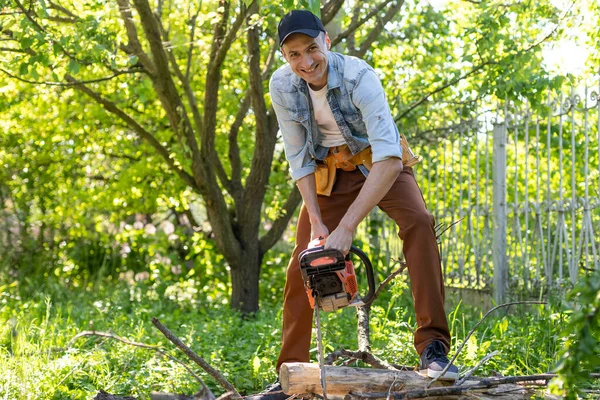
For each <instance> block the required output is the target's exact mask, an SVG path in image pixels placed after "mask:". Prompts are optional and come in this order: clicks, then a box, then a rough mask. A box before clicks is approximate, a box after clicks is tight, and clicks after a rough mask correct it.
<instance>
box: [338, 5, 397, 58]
mask: <svg viewBox="0 0 600 400" xmlns="http://www.w3.org/2000/svg"><path fill="white" fill-rule="evenodd" d="M392 1H395V0H384V1H383V2H381V3H380V4H379V5H377V6H375V7H374V8H373V9H372V10H371V11H369V13H368V14H367V15H365V16H364V17H363V18H361V19H360V20H359V19H358V18H355V16H357V9H360V4H361V3H360V2H357V5H356V6H355V8H354V10H355V14H353V16H352V22H350V25H349V26H348V27H347V28H346V30H345V31H343V32H341V33H340V34H339V35H337V36H336V37H335V38H333V39H332V40H331V47H333V46H335V45H336V44H338V43H339V42H341V41H342V40H344V39H346V38H347V37H348V36H350V35H351V34H353V33H354V32H356V30H357V29H358V28H360V27H361V26H362V25H364V24H365V23H366V22H367V21H368V20H370V19H371V18H373V17H374V16H376V15H378V14H379V13H380V12H381V10H383V9H384V8H385V7H387V5H388V4H390V3H391V2H392ZM353 50H354V49H353Z"/></svg>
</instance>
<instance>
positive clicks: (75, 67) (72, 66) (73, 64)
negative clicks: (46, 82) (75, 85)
mask: <svg viewBox="0 0 600 400" xmlns="http://www.w3.org/2000/svg"><path fill="white" fill-rule="evenodd" d="M80 68H81V66H80V65H79V63H78V62H77V61H75V60H71V61H69V67H68V69H69V72H70V73H72V74H77V73H79V69H80Z"/></svg>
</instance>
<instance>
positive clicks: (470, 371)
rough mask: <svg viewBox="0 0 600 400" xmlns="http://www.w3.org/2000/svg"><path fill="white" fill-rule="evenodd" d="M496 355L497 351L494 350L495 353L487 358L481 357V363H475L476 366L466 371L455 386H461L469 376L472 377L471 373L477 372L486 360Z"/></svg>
mask: <svg viewBox="0 0 600 400" xmlns="http://www.w3.org/2000/svg"><path fill="white" fill-rule="evenodd" d="M498 353H499V352H498V350H496V351H493V352H491V353H490V354H488V355H487V356H485V357H483V358H482V359H481V361H479V362H478V363H477V365H475V366H474V367H473V368H471V369H470V370H468V371H467V372H466V373H465V375H464V376H463V377H462V378H460V379H459V380H458V381H456V383H455V385H456V386H460V385H462V384H463V383H464V382H465V381H466V380H467V379H468V378H469V377H470V376H471V375H473V372H475V371H476V370H477V368H479V367H481V366H482V365H483V363H485V362H486V361H487V360H489V359H490V358H492V357H494V356H495V355H497V354H498Z"/></svg>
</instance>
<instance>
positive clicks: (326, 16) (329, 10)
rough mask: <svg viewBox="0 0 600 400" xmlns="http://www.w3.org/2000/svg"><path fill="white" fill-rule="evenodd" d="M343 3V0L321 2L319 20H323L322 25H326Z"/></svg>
mask: <svg viewBox="0 0 600 400" xmlns="http://www.w3.org/2000/svg"><path fill="white" fill-rule="evenodd" d="M358 3H360V2H358ZM343 5H344V0H329V1H328V2H327V3H325V4H323V5H322V6H321V22H323V25H327V24H328V23H329V22H331V20H333V18H335V16H336V14H337V13H338V11H340V9H341V8H342V6H343Z"/></svg>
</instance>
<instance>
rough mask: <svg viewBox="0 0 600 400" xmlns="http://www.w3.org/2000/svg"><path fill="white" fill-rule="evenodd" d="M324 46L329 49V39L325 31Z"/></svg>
mask: <svg viewBox="0 0 600 400" xmlns="http://www.w3.org/2000/svg"><path fill="white" fill-rule="evenodd" d="M325 47H327V50H330V49H331V39H329V34H328V33H327V32H325Z"/></svg>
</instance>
